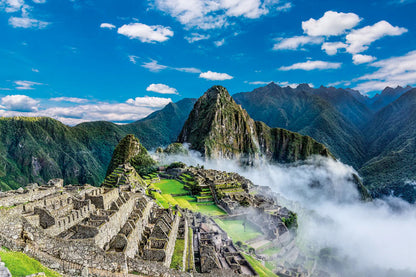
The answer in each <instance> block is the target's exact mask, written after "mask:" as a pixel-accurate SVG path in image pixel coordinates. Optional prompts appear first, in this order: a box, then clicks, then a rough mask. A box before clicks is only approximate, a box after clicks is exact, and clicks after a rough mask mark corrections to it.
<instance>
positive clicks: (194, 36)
mask: <svg viewBox="0 0 416 277" xmlns="http://www.w3.org/2000/svg"><path fill="white" fill-rule="evenodd" d="M209 38H210V35H203V34H199V33H192V34H191V35H190V36H186V37H185V39H186V40H187V41H188V42H189V43H194V42H197V41H200V40H205V39H209Z"/></svg>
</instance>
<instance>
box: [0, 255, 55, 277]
mask: <svg viewBox="0 0 416 277" xmlns="http://www.w3.org/2000/svg"><path fill="white" fill-rule="evenodd" d="M0 257H1V260H2V262H4V263H5V264H6V267H7V268H8V269H9V271H10V273H11V274H12V276H13V277H14V276H17V277H20V276H26V275H31V274H35V273H39V272H44V273H45V275H46V276H48V277H58V276H61V275H59V274H58V273H57V272H55V271H52V270H50V269H48V268H47V267H45V266H43V265H42V264H41V263H40V262H38V261H36V260H35V259H32V258H30V257H28V256H27V255H26V254H23V253H20V252H13V251H8V250H6V249H4V248H3V249H0Z"/></svg>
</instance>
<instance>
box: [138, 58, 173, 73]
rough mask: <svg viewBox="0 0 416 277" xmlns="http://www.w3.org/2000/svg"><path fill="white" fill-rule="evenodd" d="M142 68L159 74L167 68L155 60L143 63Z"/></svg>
mask: <svg viewBox="0 0 416 277" xmlns="http://www.w3.org/2000/svg"><path fill="white" fill-rule="evenodd" d="M142 67H144V68H147V69H149V70H150V71H152V72H159V71H161V70H163V69H166V68H168V67H167V66H166V65H162V64H159V63H158V62H157V61H155V60H151V61H150V62H147V63H143V64H142Z"/></svg>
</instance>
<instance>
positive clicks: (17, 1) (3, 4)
mask: <svg viewBox="0 0 416 277" xmlns="http://www.w3.org/2000/svg"><path fill="white" fill-rule="evenodd" d="M24 4H25V1H24V0H1V1H0V8H3V9H4V11H5V12H7V13H14V12H17V11H20V9H21V8H22V7H23V5H24Z"/></svg>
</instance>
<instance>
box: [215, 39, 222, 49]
mask: <svg viewBox="0 0 416 277" xmlns="http://www.w3.org/2000/svg"><path fill="white" fill-rule="evenodd" d="M224 43H225V39H221V40H217V41H214V44H215V46H217V47H220V46H223V45H224Z"/></svg>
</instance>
